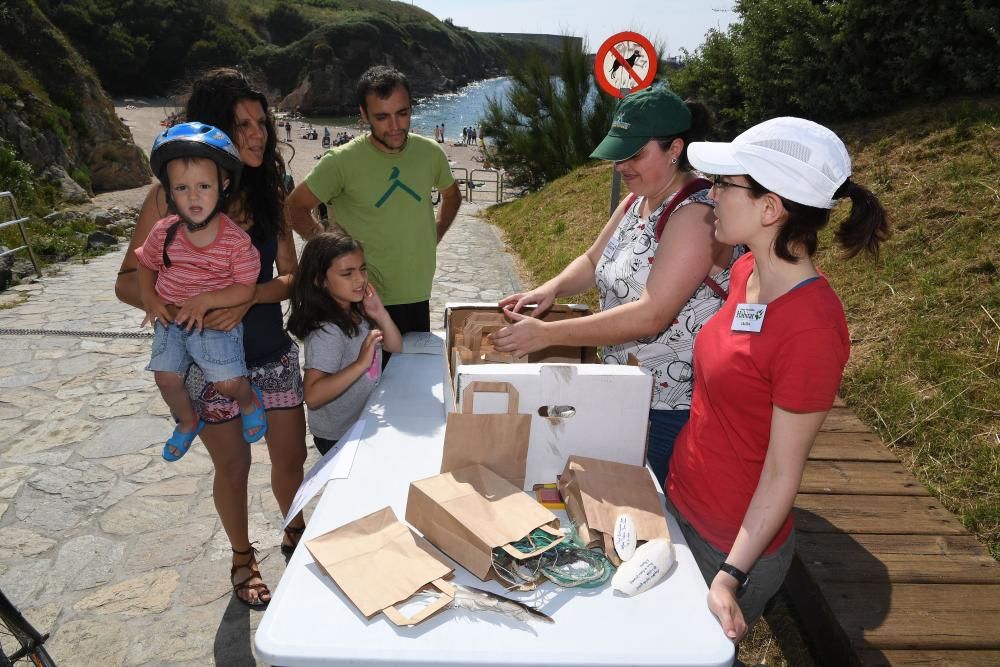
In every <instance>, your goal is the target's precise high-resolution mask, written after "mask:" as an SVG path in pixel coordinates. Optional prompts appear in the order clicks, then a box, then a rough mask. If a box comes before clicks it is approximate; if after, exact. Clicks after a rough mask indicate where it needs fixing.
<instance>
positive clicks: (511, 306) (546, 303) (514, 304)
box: [500, 283, 556, 317]
mask: <svg viewBox="0 0 1000 667" xmlns="http://www.w3.org/2000/svg"><path fill="white" fill-rule="evenodd" d="M547 285H548V283H546V284H545V285H542V286H540V287H536V288H535V289H533V290H531V291H530V292H521V293H519V294H511V295H510V296H508V297H505V298H504V299H503V300H501V301H500V307H501V308H503V309H504V310H511V311H513V312H515V313H520V312H521V310H523V309H524V307H525V306H535V309H534V311H532V313H531V316H532V317H541V316H542V315H544V314H545V313H546V312H547V311H548V309H549V308H551V307H552V304H553V303H555V301H556V294H555V290H553V289H551V288H549V287H547Z"/></svg>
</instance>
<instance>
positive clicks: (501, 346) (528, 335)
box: [490, 308, 549, 357]
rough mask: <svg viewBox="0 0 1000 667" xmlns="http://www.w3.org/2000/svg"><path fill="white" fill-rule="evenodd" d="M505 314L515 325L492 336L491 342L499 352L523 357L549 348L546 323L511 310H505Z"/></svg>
mask: <svg viewBox="0 0 1000 667" xmlns="http://www.w3.org/2000/svg"><path fill="white" fill-rule="evenodd" d="M503 314H504V316H505V317H506V318H507V319H509V320H510V321H511V322H513V324H509V325H507V326H505V327H504V328H503V329H501V330H500V331H497V332H496V333H493V334H491V335H490V341H491V342H492V343H493V347H495V348H496V350H497V352H507V353H510V354H512V355H514V356H515V357H523V356H524V355H526V354H528V353H529V352H536V351H538V350H541V349H542V348H545V347H548V346H549V343H548V342H547V341H546V340H545V327H546V324H545V322H542V321H541V320H538V319H535V318H533V317H528V316H527V315H521V314H519V313H516V312H514V311H513V310H512V309H510V308H504V311H503Z"/></svg>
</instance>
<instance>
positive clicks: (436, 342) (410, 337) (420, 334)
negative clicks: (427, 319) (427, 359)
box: [403, 331, 444, 355]
mask: <svg viewBox="0 0 1000 667" xmlns="http://www.w3.org/2000/svg"><path fill="white" fill-rule="evenodd" d="M403 352H404V353H405V354H437V355H444V340H443V339H442V338H441V336H440V335H438V334H436V333H430V332H427V331H411V332H410V333H408V334H404V335H403Z"/></svg>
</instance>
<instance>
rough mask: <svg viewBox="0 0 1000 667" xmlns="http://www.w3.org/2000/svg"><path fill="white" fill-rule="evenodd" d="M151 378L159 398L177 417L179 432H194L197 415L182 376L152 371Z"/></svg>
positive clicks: (196, 425)
mask: <svg viewBox="0 0 1000 667" xmlns="http://www.w3.org/2000/svg"><path fill="white" fill-rule="evenodd" d="M153 377H154V378H155V379H156V386H157V387H158V388H159V390H160V396H162V397H163V400H164V402H166V404H167V407H169V408H170V411H171V412H172V413H174V416H175V417H177V421H178V427H179V428H180V430H182V431H185V432H190V431H193V430H195V429H196V428H197V427H198V415H197V414H196V413H195V411H194V406H193V405H191V399H190V397H188V393H187V389H186V388H185V387H184V376H183V375H181V374H179V373H172V372H170V371H154V372H153ZM175 453H176V452H175Z"/></svg>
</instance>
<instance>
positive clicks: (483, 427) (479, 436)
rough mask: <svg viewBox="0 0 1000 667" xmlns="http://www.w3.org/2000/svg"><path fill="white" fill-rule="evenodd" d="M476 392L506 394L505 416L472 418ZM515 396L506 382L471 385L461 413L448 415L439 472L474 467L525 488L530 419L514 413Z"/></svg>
mask: <svg viewBox="0 0 1000 667" xmlns="http://www.w3.org/2000/svg"><path fill="white" fill-rule="evenodd" d="M476 392H496V393H504V394H507V412H506V414H484V415H476V414H472V403H473V400H474V397H475V394H476ZM517 400H518V394H517V389H515V388H514V387H513V386H512V385H511V384H510V383H508V382H472V383H470V384H469V386H468V387H466V388H465V392H464V393H463V395H462V411H461V412H452V413H451V414H449V415H448V423H447V425H446V427H445V432H444V454H443V456H442V457H441V472H451V471H452V470H458V469H459V468H465V467H468V466H470V465H472V464H474V463H478V464H480V465H482V466H485V467H487V468H489V469H490V470H492V471H493V472H495V473H496V474H497V475H499V476H500V477H503V478H504V479H506V480H507V481H508V482H510V483H511V484H513V485H514V486H516V487H517V488H518V489H520V488H522V487H523V486H524V471H525V466H526V465H527V459H528V439H529V437H530V435H531V415H522V414H518V412H517Z"/></svg>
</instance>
